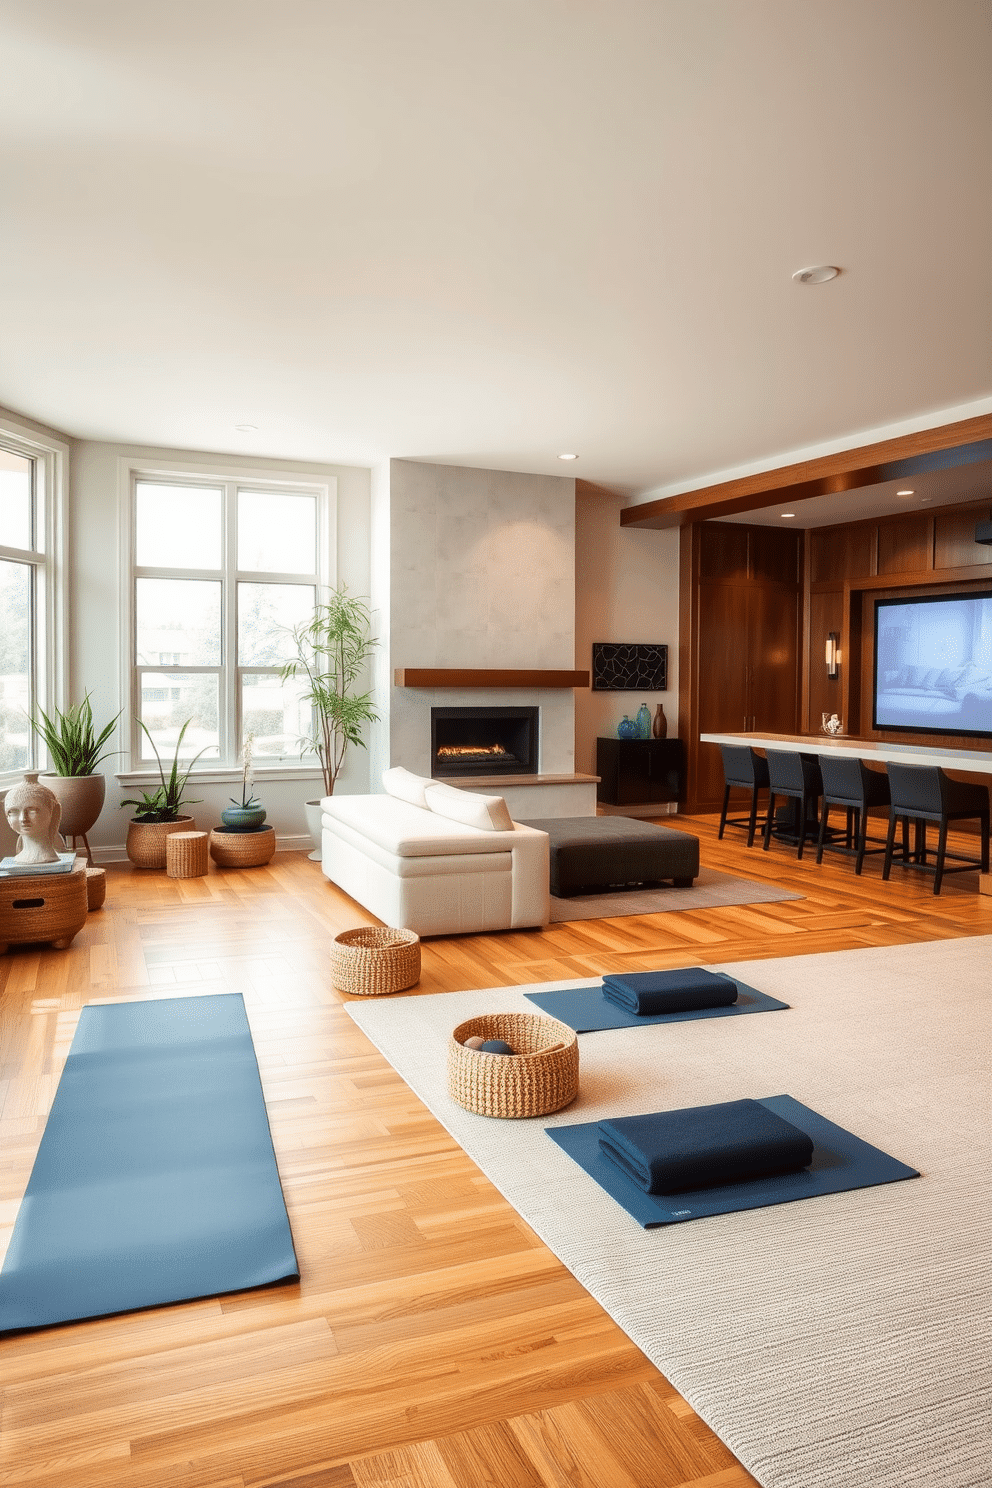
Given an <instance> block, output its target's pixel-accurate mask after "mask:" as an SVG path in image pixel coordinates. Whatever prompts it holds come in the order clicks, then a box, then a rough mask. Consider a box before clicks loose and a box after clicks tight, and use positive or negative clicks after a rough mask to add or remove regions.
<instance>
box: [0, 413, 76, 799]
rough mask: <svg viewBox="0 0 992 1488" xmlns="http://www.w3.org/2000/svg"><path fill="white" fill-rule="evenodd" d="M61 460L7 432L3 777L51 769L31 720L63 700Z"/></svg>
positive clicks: (0, 581) (0, 715)
mask: <svg viewBox="0 0 992 1488" xmlns="http://www.w3.org/2000/svg"><path fill="white" fill-rule="evenodd" d="M60 461H61V452H60V449H59V448H57V447H55V446H49V445H45V444H41V443H38V442H36V441H34V440H30V439H27V438H23V437H21V436H20V435H19V434H18V433H16V432H15V431H14V430H13V429H12V428H10V427H8V426H6V425H0V777H2V776H4V775H10V774H14V773H17V772H19V771H21V770H25V769H40V768H43V767H44V766H45V764H46V763H47V761H46V760H45V758H44V757H43V755H41V754H40V753H39V748H38V740H37V737H36V735H35V734H34V732H33V730H32V729H31V727H30V725H29V723H28V718H29V715H33V714H35V712H36V710H37V708H38V707H39V706H40V707H42V708H44V709H45V710H46V711H48V710H49V709H50V708H51V707H52V705H53V703H54V702H55V701H57V700H58V701H61V699H58V697H57V693H58V688H57V679H56V656H57V637H58V631H59V619H60V589H59V584H60V579H59V573H58V563H57V558H58V547H59V530H60V524H59V521H58V518H59V516H60V511H59V504H60V482H61V465H60Z"/></svg>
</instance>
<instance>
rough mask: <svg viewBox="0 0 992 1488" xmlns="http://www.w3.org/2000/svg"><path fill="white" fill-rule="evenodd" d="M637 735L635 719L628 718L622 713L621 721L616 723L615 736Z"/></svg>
mask: <svg viewBox="0 0 992 1488" xmlns="http://www.w3.org/2000/svg"><path fill="white" fill-rule="evenodd" d="M639 735H640V729H639V728H638V727H637V720H636V719H635V718H628V717H627V715H626V714H624V717H623V719H622V721H621V722H620V723H618V724H617V738H618V739H636V738H638V737H639Z"/></svg>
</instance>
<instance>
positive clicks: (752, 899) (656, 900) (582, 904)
mask: <svg viewBox="0 0 992 1488" xmlns="http://www.w3.org/2000/svg"><path fill="white" fill-rule="evenodd" d="M802 897H803V896H802V894H790V893H789V892H788V891H787V890H785V889H780V888H778V887H777V886H776V885H775V884H763V883H754V882H753V881H752V880H751V879H748V878H734V876H733V875H732V874H730V873H718V872H717V870H716V869H715V868H700V870H699V873H698V875H697V876H696V881H695V883H694V884H693V886H692V888H691V889H676V888H675V887H674V886H671V885H669V886H666V887H664V888H659V889H614V890H612V891H610V892H607V893H602V894H573V895H572V896H571V897H570V898H568V899H556V898H555V896H554V895H553V894H552V896H551V923H552V925H561V924H564V923H565V922H566V921H568V920H609V919H618V918H622V917H623V916H624V915H644V914H666V913H670V912H671V911H672V910H677V909H720V908H725V907H726V906H727V905H731V904H774V903H776V902H777V901H778V900H781V899H802Z"/></svg>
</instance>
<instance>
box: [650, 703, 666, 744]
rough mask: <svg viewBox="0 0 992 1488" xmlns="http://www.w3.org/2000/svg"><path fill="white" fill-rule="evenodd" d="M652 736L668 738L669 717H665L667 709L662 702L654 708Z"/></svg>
mask: <svg viewBox="0 0 992 1488" xmlns="http://www.w3.org/2000/svg"><path fill="white" fill-rule="evenodd" d="M651 736H652V738H655V739H667V738H668V719H667V718H666V717H665V710H664V708H663V707H662V705H661V703H659V704H658V706H657V708H655V710H654V721H653V722H652V724H651Z"/></svg>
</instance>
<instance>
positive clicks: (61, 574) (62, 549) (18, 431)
mask: <svg viewBox="0 0 992 1488" xmlns="http://www.w3.org/2000/svg"><path fill="white" fill-rule="evenodd" d="M0 446H2V447H3V448H4V449H5V450H7V451H8V452H9V453H10V454H13V455H17V456H19V457H20V458H21V459H25V460H30V461H31V462H32V480H31V485H32V490H31V503H32V527H33V532H32V541H33V542H34V547H32V548H15V547H12V546H10V545H8V544H0V558H3V559H6V560H9V561H11V562H14V563H23V564H25V565H27V566H29V567H30V568H31V570H32V584H31V591H32V614H31V671H32V676H31V683H30V696H31V702H32V706H33V707H34V708H35V709H38V708H42V709H44V711H45V712H46V713H48V714H51V713H52V711H53V709H55V708H60V709H63V710H64V709H65V708H66V706H67V687H68V672H69V668H68V657H67V654H66V640H67V636H68V626H67V610H68V592H67V591H68V583H67V574H66V541H67V524H66V508H67V487H68V481H67V474H68V462H69V446H68V445H67V444H64V443H63V442H62V441H61V440H57V439H54V438H50V437H46V436H45V435H43V434H41V433H40V432H36V431H35V430H32V429H30V428H29V427H28V426H25V425H22V424H21V423H20V422H19V421H16V420H13V419H11V418H10V417H9V416H7V415H3V416H0ZM50 764H51V760H50V759H49V757H48V751H47V749H46V748H45V744H44V740H43V739H40V738H39V737H38V735H37V734H36V733H35V731H34V730H33V729H31V728H29V729H28V758H27V763H26V764H25V765H24V766H23V767H17V768H15V769H13V770H2V771H0V790H2V789H5V788H6V787H9V786H10V785H13V784H15V783H16V782H17V781H19V780H21V779H22V778H23V775H24V771H25V770H39V771H41V770H45V769H46V768H47V767H48V766H49V765H50Z"/></svg>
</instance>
